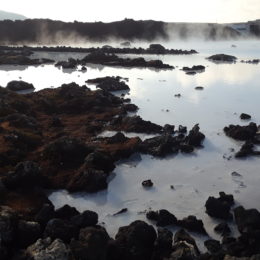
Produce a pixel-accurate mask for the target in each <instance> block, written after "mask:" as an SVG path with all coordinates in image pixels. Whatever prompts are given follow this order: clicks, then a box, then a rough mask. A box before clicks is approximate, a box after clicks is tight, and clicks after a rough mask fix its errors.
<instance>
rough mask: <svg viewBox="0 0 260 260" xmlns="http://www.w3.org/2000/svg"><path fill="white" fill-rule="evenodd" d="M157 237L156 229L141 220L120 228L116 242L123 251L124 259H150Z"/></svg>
mask: <svg viewBox="0 0 260 260" xmlns="http://www.w3.org/2000/svg"><path fill="white" fill-rule="evenodd" d="M156 237H157V235H156V232H155V230H154V228H153V227H152V226H150V225H148V224H146V223H145V222H143V221H140V220H137V221H134V222H133V223H131V224H130V225H129V226H125V227H120V228H119V230H118V233H117V234H116V242H117V244H118V245H119V246H120V247H121V248H122V249H123V254H122V256H123V258H122V259H129V260H130V259H131V260H148V259H150V258H151V255H152V251H153V246H154V242H155V240H156Z"/></svg>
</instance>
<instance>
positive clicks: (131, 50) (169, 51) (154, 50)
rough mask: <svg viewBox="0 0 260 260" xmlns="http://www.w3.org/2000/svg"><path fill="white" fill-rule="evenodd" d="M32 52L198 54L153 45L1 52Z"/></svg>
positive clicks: (13, 49)
mask: <svg viewBox="0 0 260 260" xmlns="http://www.w3.org/2000/svg"><path fill="white" fill-rule="evenodd" d="M23 50H26V51H30V52H35V51H39V52H82V53H91V52H96V51H104V52H106V53H111V54H140V55H141V54H155V55H159V54H160V55H166V54H167V55H169V54H171V55H190V54H196V53H198V52H197V51H196V50H193V49H191V50H181V49H166V48H165V47H164V46H162V45H161V44H151V45H150V46H149V47H148V48H141V47H139V48H129V47H124V48H116V47H112V46H110V45H104V46H103V47H90V48H77V47H65V46H57V47H49V46H43V47H30V46H26V47H18V46H17V47H10V46H0V51H23Z"/></svg>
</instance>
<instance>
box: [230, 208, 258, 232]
mask: <svg viewBox="0 0 260 260" xmlns="http://www.w3.org/2000/svg"><path fill="white" fill-rule="evenodd" d="M234 216H235V221H236V224H237V227H238V230H239V231H240V232H241V233H252V232H255V231H257V230H258V231H259V232H260V213H259V211H258V210H257V209H247V210H246V209H244V208H243V207H242V206H240V207H237V208H235V209H234Z"/></svg>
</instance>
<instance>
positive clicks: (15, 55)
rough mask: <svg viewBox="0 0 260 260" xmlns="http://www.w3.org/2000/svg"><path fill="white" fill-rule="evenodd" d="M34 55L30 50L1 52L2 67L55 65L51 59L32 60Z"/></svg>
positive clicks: (0, 61) (0, 63)
mask: <svg viewBox="0 0 260 260" xmlns="http://www.w3.org/2000/svg"><path fill="white" fill-rule="evenodd" d="M31 54H32V52H31V51H29V50H24V49H23V48H21V49H20V50H17V51H12V50H11V51H2V50H1V51H0V65H40V64H48V63H54V61H53V60H50V59H44V58H42V59H32V58H30V55H31Z"/></svg>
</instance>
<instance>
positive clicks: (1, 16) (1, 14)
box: [0, 10, 27, 20]
mask: <svg viewBox="0 0 260 260" xmlns="http://www.w3.org/2000/svg"><path fill="white" fill-rule="evenodd" d="M25 19H27V18H26V17H25V16H23V15H21V14H15V13H10V12H5V11H1V10H0V20H25Z"/></svg>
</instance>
